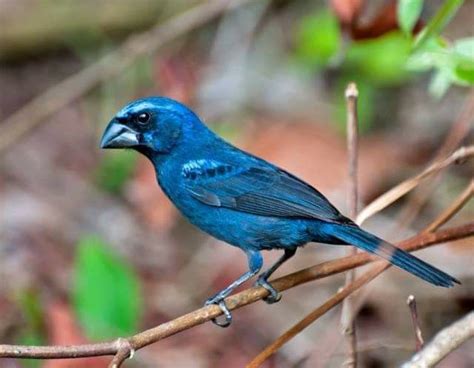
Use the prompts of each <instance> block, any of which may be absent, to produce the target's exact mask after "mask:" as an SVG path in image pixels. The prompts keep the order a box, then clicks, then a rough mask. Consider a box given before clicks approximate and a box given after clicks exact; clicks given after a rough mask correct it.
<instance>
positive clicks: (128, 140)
mask: <svg viewBox="0 0 474 368" xmlns="http://www.w3.org/2000/svg"><path fill="white" fill-rule="evenodd" d="M101 147H102V148H132V149H134V150H136V151H138V152H140V153H142V154H143V155H145V156H146V157H147V158H148V159H149V160H150V161H151V162H152V163H153V166H154V167H155V170H156V177H157V180H158V183H159V185H160V186H161V188H162V189H163V191H164V192H165V193H166V195H167V196H168V197H169V199H170V200H171V201H172V202H173V203H174V204H175V205H176V207H177V208H178V209H179V210H180V212H181V213H182V214H183V215H184V216H185V217H186V218H187V219H188V220H189V221H190V222H191V223H193V224H194V225H196V226H197V227H198V228H200V229H201V230H203V231H205V232H207V233H208V234H210V235H212V236H214V237H215V238H217V239H220V240H223V241H224V242H227V243H229V244H231V245H233V246H236V247H239V248H240V249H242V250H243V251H244V252H245V254H246V255H247V258H248V265H249V271H247V272H246V273H244V274H243V275H242V276H240V277H239V278H238V279H237V280H235V281H234V282H233V283H231V284H230V285H229V286H228V287H226V288H225V289H224V290H222V291H220V292H218V293H217V294H216V295H214V296H213V297H211V298H209V299H208V300H207V301H206V305H209V304H217V305H219V307H220V308H221V310H222V312H223V313H224V315H225V318H226V320H225V322H222V323H218V322H217V321H216V320H214V322H215V323H217V324H218V325H220V326H223V327H226V326H228V325H229V324H230V323H231V321H232V315H231V314H230V312H229V310H228V309H227V307H226V305H225V302H224V298H225V297H227V296H228V295H229V294H230V293H231V292H232V291H233V290H234V289H235V288H237V287H238V286H239V285H241V284H242V283H244V282H245V281H247V280H248V279H250V278H251V277H253V276H254V275H256V274H257V273H258V272H259V271H260V269H261V268H262V264H263V259H262V255H261V251H262V250H272V249H281V250H283V252H284V253H283V255H282V256H281V258H280V259H279V260H278V261H277V262H276V263H275V264H274V265H272V266H271V267H270V268H269V269H268V270H266V271H265V272H263V273H261V274H260V276H259V277H258V279H257V284H258V285H261V286H262V287H264V288H265V289H267V290H268V292H269V295H268V296H267V298H266V301H267V302H268V303H274V302H277V301H278V300H279V299H280V294H279V293H278V292H277V290H276V289H274V288H273V287H272V286H271V284H270V283H269V282H268V278H269V277H270V276H271V275H272V274H273V273H274V272H275V271H276V269H277V268H278V267H280V266H281V265H282V264H283V263H284V262H285V261H287V260H288V259H289V258H291V257H293V256H294V255H295V252H296V250H297V248H298V247H300V246H303V245H305V244H306V243H308V242H319V243H327V244H337V245H348V244H350V245H354V246H356V247H357V248H359V249H362V250H364V251H366V252H369V253H374V254H376V255H378V256H380V257H382V258H384V259H386V260H388V261H390V262H391V263H392V264H393V265H395V266H398V267H400V268H402V269H404V270H406V271H408V272H410V273H412V274H413V275H415V276H418V277H420V278H421V279H423V280H425V281H428V282H429V283H432V284H434V285H438V286H443V287H451V286H453V285H454V283H459V281H458V280H456V279H455V278H453V277H451V276H450V275H448V274H446V273H444V272H443V271H440V270H439V269H437V268H435V267H433V266H431V265H429V264H428V263H426V262H424V261H422V260H420V259H419V258H417V257H415V256H413V255H411V254H409V253H407V252H405V251H403V250H401V249H399V248H397V247H395V246H394V245H392V244H390V243H388V242H386V241H384V240H382V239H380V238H378V237H377V236H375V235H373V234H371V233H369V232H367V231H365V230H363V229H361V228H360V227H359V226H357V225H356V224H355V223H354V222H353V221H351V220H350V219H348V218H347V217H344V216H343V215H342V214H341V213H340V212H339V211H338V210H337V209H336V208H335V207H334V206H333V205H332V204H331V203H330V202H329V201H328V200H327V199H326V198H325V197H324V196H323V195H322V194H321V193H320V192H318V191H317V190H316V189H315V188H313V187H312V186H311V185H309V184H307V183H305V182H304V181H302V180H300V179H298V178H297V177H296V176H294V175H292V174H290V173H289V172H287V171H285V170H283V169H281V168H279V167H277V166H275V165H272V164H271V163H269V162H267V161H265V160H263V159H260V158H258V157H255V156H253V155H251V154H249V153H247V152H244V151H242V150H240V149H238V148H236V147H234V146H233V145H231V144H230V143H228V142H226V141H224V140H223V139H221V138H220V137H218V136H217V135H216V134H214V133H213V132H212V131H211V130H209V129H208V128H207V127H206V126H205V125H204V124H203V123H202V121H201V120H200V119H199V117H198V116H197V115H196V114H194V113H193V112H192V111H191V110H190V109H189V108H187V107H186V106H184V105H183V104H181V103H179V102H177V101H174V100H172V99H169V98H165V97H148V98H143V99H139V100H136V101H133V102H131V103H129V104H128V105H127V106H125V107H124V108H123V109H122V110H120V111H119V112H118V113H117V115H115V117H114V118H113V119H112V121H111V122H110V123H109V125H108V126H107V128H106V130H105V132H104V135H103V137H102V141H101Z"/></svg>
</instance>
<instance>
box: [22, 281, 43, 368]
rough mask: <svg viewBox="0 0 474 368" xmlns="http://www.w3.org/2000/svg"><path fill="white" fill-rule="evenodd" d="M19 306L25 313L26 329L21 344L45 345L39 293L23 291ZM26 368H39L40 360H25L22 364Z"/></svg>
mask: <svg viewBox="0 0 474 368" xmlns="http://www.w3.org/2000/svg"><path fill="white" fill-rule="evenodd" d="M18 304H19V306H20V309H21V311H22V312H23V318H24V319H25V327H24V329H23V331H22V333H21V335H20V338H19V344H22V345H43V344H45V343H46V341H45V339H44V329H43V327H44V326H43V319H44V313H43V309H42V306H41V301H40V298H39V295H38V293H36V292H35V291H33V290H26V291H23V292H22V293H21V294H20V295H19V297H18ZM22 363H23V364H24V366H25V367H31V368H33V367H39V366H40V363H41V362H40V361H38V360H33V359H31V360H25V361H23V362H22Z"/></svg>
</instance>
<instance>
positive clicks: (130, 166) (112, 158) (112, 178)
mask: <svg viewBox="0 0 474 368" xmlns="http://www.w3.org/2000/svg"><path fill="white" fill-rule="evenodd" d="M136 161H137V154H136V153H135V152H132V151H126V150H123V151H111V152H107V153H106V154H104V155H103V157H102V160H101V162H100V164H99V167H98V168H97V171H96V175H95V177H96V182H97V185H98V186H99V187H100V188H102V189H103V190H105V191H106V192H109V193H112V194H117V193H120V192H121V191H122V189H123V187H124V185H125V184H126V183H127V181H128V179H129V178H130V177H131V176H132V174H133V172H134V171H135V163H136Z"/></svg>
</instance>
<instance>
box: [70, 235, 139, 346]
mask: <svg viewBox="0 0 474 368" xmlns="http://www.w3.org/2000/svg"><path fill="white" fill-rule="evenodd" d="M74 281H75V284H74V292H73V295H74V307H75V311H76V313H77V316H78V319H79V321H80V323H81V326H82V327H83V329H84V331H85V333H86V335H87V336H88V337H89V338H91V339H96V340H97V339H107V338H113V337H116V336H126V335H130V334H132V333H134V332H136V330H137V324H138V321H139V317H140V312H141V305H142V303H141V301H142V300H141V295H140V291H139V281H138V278H137V276H136V275H135V274H134V273H133V271H132V270H131V268H130V267H129V266H128V265H127V264H126V263H125V262H124V261H122V260H120V259H118V258H117V257H116V256H115V255H113V254H112V253H111V252H110V251H109V250H108V246H107V244H106V243H105V242H104V241H103V240H102V239H100V238H99V237H97V236H85V237H83V238H82V239H81V240H80V242H79V244H78V247H77V254H76V260H75V265H74Z"/></svg>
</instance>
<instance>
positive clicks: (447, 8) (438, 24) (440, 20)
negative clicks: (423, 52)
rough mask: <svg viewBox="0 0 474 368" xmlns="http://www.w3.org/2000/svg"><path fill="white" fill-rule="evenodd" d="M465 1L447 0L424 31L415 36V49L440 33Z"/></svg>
mask: <svg viewBox="0 0 474 368" xmlns="http://www.w3.org/2000/svg"><path fill="white" fill-rule="evenodd" d="M463 2H464V1H463V0H446V1H445V2H444V3H443V5H442V6H441V7H440V8H439V10H438V11H437V12H436V14H435V15H434V17H433V18H432V19H431V20H430V21H429V23H428V24H427V26H426V27H425V28H424V29H423V31H421V32H420V33H419V34H418V36H417V37H416V38H415V42H414V44H413V50H417V49H419V48H421V47H422V46H423V45H424V44H425V42H426V41H427V40H429V39H430V38H432V37H434V36H436V35H438V34H439V33H440V32H441V31H442V30H443V28H444V27H445V26H446V25H447V24H448V22H449V21H450V20H451V18H452V17H453V16H454V14H456V12H457V11H458V9H459V8H460V7H461V5H462V4H463Z"/></svg>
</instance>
